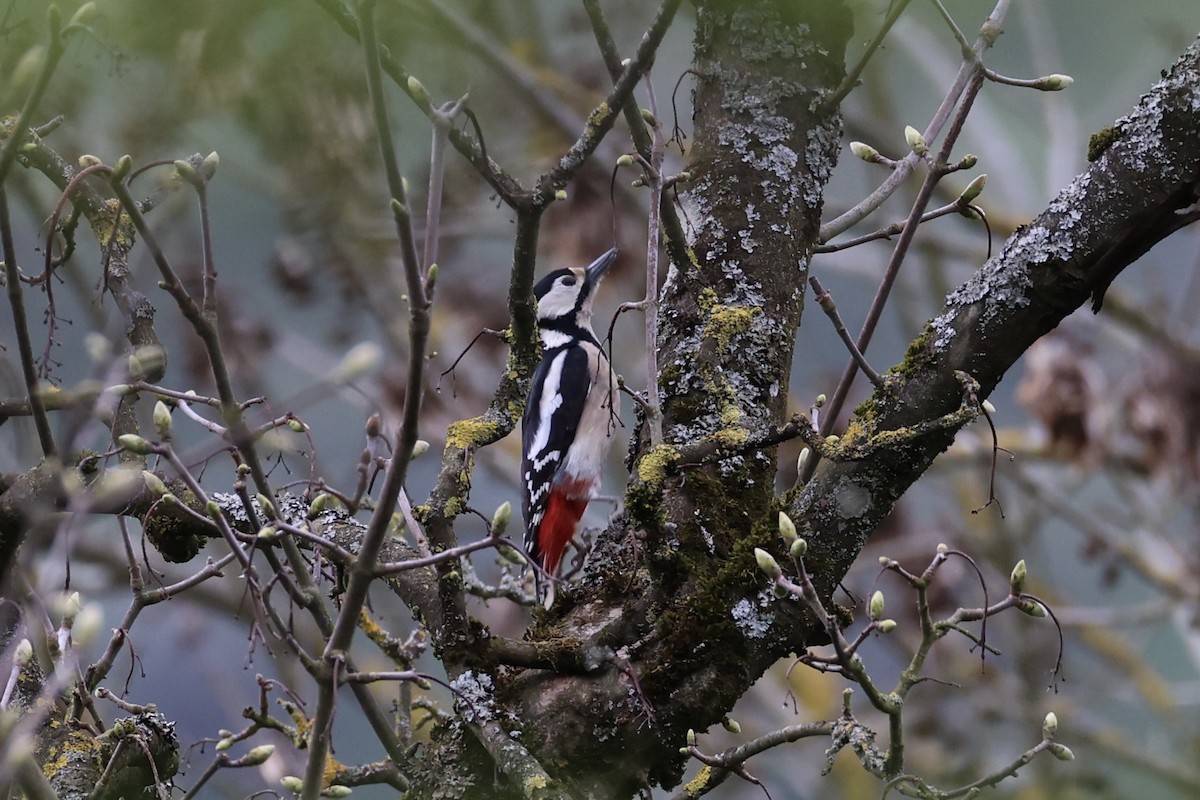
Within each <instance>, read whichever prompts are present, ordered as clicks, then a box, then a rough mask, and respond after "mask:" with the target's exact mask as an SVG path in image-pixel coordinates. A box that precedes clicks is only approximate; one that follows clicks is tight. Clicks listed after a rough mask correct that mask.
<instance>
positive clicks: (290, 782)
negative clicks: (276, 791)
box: [279, 775, 304, 794]
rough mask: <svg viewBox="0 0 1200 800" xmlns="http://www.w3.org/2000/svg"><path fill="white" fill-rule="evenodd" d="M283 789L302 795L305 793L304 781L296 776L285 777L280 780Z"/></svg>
mask: <svg viewBox="0 0 1200 800" xmlns="http://www.w3.org/2000/svg"><path fill="white" fill-rule="evenodd" d="M279 782H280V783H281V784H282V785H283V788H285V789H287V790H288V791H289V792H291V793H292V794H300V792H302V791H304V781H302V780H300V779H299V778H297V777H296V776H295V775H284V776H283V777H282V778H280V779H279Z"/></svg>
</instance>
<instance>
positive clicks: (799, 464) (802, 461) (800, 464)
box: [796, 447, 812, 472]
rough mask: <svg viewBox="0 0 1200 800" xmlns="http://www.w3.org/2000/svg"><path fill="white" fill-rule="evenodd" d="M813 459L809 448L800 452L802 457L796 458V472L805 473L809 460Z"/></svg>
mask: <svg viewBox="0 0 1200 800" xmlns="http://www.w3.org/2000/svg"><path fill="white" fill-rule="evenodd" d="M811 457H812V450H809V449H808V448H807V447H805V448H804V449H802V450H801V451H800V455H798V456H796V472H804V467H805V466H806V465H807V464H808V459H809V458H811Z"/></svg>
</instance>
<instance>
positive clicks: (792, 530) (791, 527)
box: [779, 511, 796, 545]
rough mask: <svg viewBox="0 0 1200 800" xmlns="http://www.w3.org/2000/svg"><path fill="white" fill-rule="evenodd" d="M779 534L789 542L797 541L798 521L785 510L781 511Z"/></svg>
mask: <svg viewBox="0 0 1200 800" xmlns="http://www.w3.org/2000/svg"><path fill="white" fill-rule="evenodd" d="M779 535H780V537H782V538H783V541H784V542H785V543H787V544H789V545H790V544H791V543H792V542H794V541H796V523H794V522H792V518H791V517H789V516H788V515H787V514H786V513H785V512H783V511H780V512H779Z"/></svg>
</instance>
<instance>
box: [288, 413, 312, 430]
mask: <svg viewBox="0 0 1200 800" xmlns="http://www.w3.org/2000/svg"><path fill="white" fill-rule="evenodd" d="M286 424H287V426H288V430H289V431H291V432H292V433H308V426H307V425H305V424H304V421H303V420H300V419H297V418H296V417H288V421H287V423H286Z"/></svg>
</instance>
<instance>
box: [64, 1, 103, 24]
mask: <svg viewBox="0 0 1200 800" xmlns="http://www.w3.org/2000/svg"><path fill="white" fill-rule="evenodd" d="M95 16H96V4H95V3H84V4H83V5H81V6H80V7H79V8H78V9H77V10H76V11H75V13H74V14H73V15H71V20H70V21H69V22H68V23H67V27H68V28H69V27H71V26H72V25H86V24H88V23H89V22H91V21H92V18H93V17H95Z"/></svg>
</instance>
